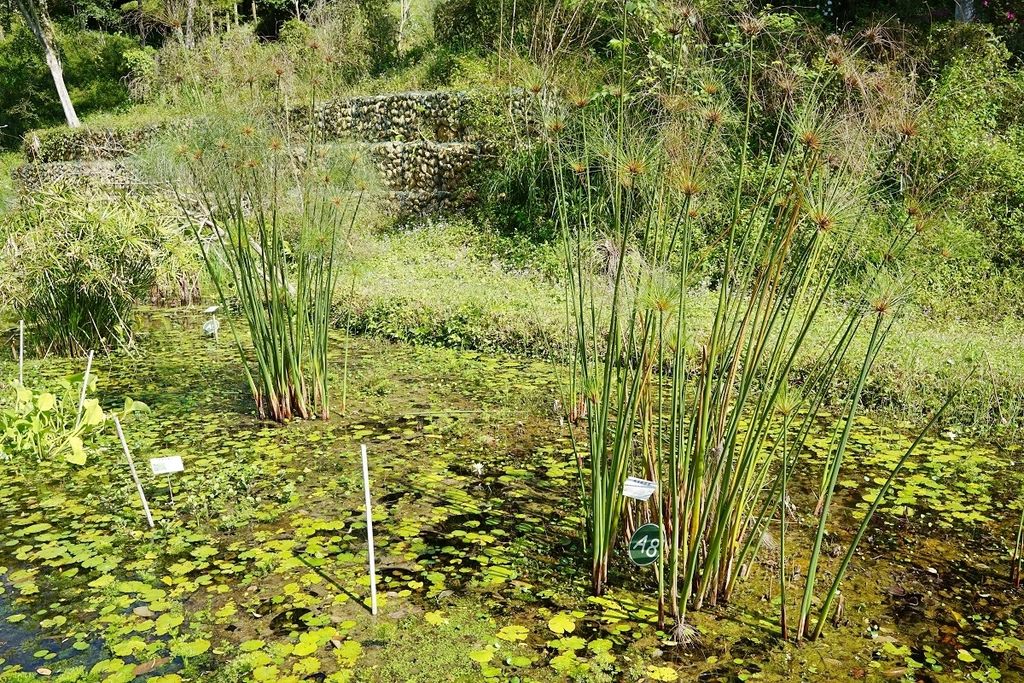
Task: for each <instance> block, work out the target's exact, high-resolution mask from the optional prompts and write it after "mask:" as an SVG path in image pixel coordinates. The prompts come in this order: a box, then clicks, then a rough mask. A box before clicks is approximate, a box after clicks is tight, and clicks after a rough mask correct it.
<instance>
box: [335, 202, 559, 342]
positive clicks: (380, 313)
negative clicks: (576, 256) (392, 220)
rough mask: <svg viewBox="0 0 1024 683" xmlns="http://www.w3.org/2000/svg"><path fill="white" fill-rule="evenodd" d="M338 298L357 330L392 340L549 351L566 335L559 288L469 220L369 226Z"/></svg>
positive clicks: (343, 313) (355, 248)
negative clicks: (516, 264) (513, 260)
mask: <svg viewBox="0 0 1024 683" xmlns="http://www.w3.org/2000/svg"><path fill="white" fill-rule="evenodd" d="M353 252H354V253H353V256H352V258H353V262H354V266H353V269H352V271H351V272H350V273H348V274H346V275H343V276H342V283H341V286H340V291H339V295H340V297H339V298H338V299H337V300H336V302H335V304H336V306H337V307H338V310H339V315H340V317H341V318H342V320H343V321H347V322H348V324H349V325H350V327H351V329H352V331H354V332H357V333H360V334H369V335H373V336H377V337H382V338H385V339H389V340H393V341H406V342H412V343H418V344H429V345H437V346H450V347H454V348H464V349H474V350H481V351H499V350H504V351H511V352H515V353H521V354H525V355H533V356H545V355H547V354H548V353H549V352H550V350H551V346H552V345H553V344H554V345H558V344H560V343H561V337H562V332H563V328H564V307H563V303H562V296H561V293H560V289H559V288H558V287H556V286H554V285H553V284H552V283H551V282H549V281H547V280H546V279H544V278H543V277H542V276H541V275H539V274H538V273H537V272H536V271H535V270H531V269H528V268H520V269H513V268H512V267H510V266H509V265H507V263H506V262H505V261H504V260H503V259H502V258H501V257H500V256H499V254H498V253H497V251H496V250H495V245H494V242H493V240H491V239H489V238H488V237H487V235H486V234H484V233H481V232H480V231H479V230H477V229H475V228H474V227H473V226H471V225H469V224H467V223H465V222H450V223H449V222H440V223H433V222H428V223H426V224H424V225H422V226H421V227H419V228H416V229H413V230H407V231H392V232H384V233H382V234H364V235H362V236H361V237H360V238H359V239H358V240H356V242H355V244H354V245H353Z"/></svg>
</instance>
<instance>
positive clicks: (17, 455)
mask: <svg viewBox="0 0 1024 683" xmlns="http://www.w3.org/2000/svg"><path fill="white" fill-rule="evenodd" d="M96 382H97V380H96V375H95V374H91V373H90V372H89V371H88V370H87V371H86V372H85V373H82V374H77V375H71V376H69V377H65V378H63V379H61V380H59V381H58V382H57V385H56V386H55V387H50V388H47V389H36V388H29V387H26V386H23V385H22V384H21V383H20V382H15V383H13V385H12V386H11V387H10V388H11V390H12V391H10V392H5V393H3V394H0V459H3V460H14V461H17V462H19V463H26V462H33V461H34V462H41V461H43V460H64V461H66V462H68V463H71V464H72V465H84V464H85V463H86V461H87V460H88V457H89V455H90V454H91V453H93V452H94V447H93V445H92V437H95V435H97V434H98V433H100V432H101V431H102V430H103V428H104V426H105V425H106V424H107V422H108V421H109V420H110V419H111V418H112V417H113V416H115V415H117V416H120V417H124V416H127V415H129V414H131V413H134V412H140V411H142V412H145V411H148V410H149V408H148V406H146V404H145V403H142V402H141V401H134V400H132V399H131V398H126V399H125V402H124V408H123V409H122V410H120V411H104V410H103V408H102V407H101V406H100V402H99V399H96V398H87V395H88V393H89V392H90V391H93V392H94V391H95V390H96Z"/></svg>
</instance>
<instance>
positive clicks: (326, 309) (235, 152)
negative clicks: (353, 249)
mask: <svg viewBox="0 0 1024 683" xmlns="http://www.w3.org/2000/svg"><path fill="white" fill-rule="evenodd" d="M201 138H202V142H201V143H200V144H199V145H197V146H195V147H182V148H181V149H179V152H180V154H181V158H182V159H183V160H184V163H185V165H186V168H187V170H188V178H189V179H190V181H191V182H190V183H189V184H188V186H187V187H183V188H179V200H180V201H181V202H182V205H183V206H184V207H185V208H186V209H187V210H188V211H189V215H191V216H193V218H192V221H191V225H192V229H193V232H194V234H195V236H196V239H197V240H198V241H199V243H200V244H201V245H202V247H203V256H204V258H205V259H206V263H207V266H208V271H209V273H210V277H211V279H212V280H213V282H214V285H215V286H216V289H217V292H218V295H219V297H220V299H221V303H222V305H223V306H224V307H225V308H227V307H228V302H229V299H232V298H233V297H234V298H237V302H238V306H239V307H240V308H241V312H242V314H243V316H244V319H245V322H246V325H247V327H248V329H249V333H250V338H251V340H252V345H251V349H250V347H249V346H248V345H246V344H244V343H243V342H242V339H241V337H240V336H239V335H238V334H237V331H236V330H235V328H234V323H233V322H232V323H231V324H232V334H233V337H234V341H235V344H236V345H237V347H238V352H239V354H240V356H241V358H242V360H243V367H244V369H245V377H246V380H247V381H248V384H249V387H250V389H251V390H252V395H253V398H254V399H255V401H256V407H257V411H258V412H259V415H260V416H261V417H266V418H269V419H272V420H276V421H279V422H284V421H287V420H289V419H291V418H293V417H300V418H312V417H319V418H321V419H325V420H326V419H327V418H328V416H329V414H330V411H329V408H330V406H329V395H328V386H329V382H328V375H329V373H328V364H327V350H328V349H327V347H328V330H329V329H330V328H331V327H332V319H331V300H332V298H333V295H334V293H335V290H336V289H337V284H338V276H339V273H340V270H341V269H340V260H341V259H342V258H343V257H344V250H345V248H346V245H347V239H348V237H349V235H350V233H351V231H352V229H353V226H354V224H355V221H356V217H357V216H358V213H359V207H360V204H361V200H362V196H363V190H362V189H359V188H357V183H356V179H355V176H356V164H357V161H358V157H356V156H354V155H352V154H351V153H350V152H347V151H345V150H343V149H334V148H331V147H329V146H327V145H324V144H318V143H317V141H316V140H315V133H313V132H311V133H310V138H309V140H308V142H307V144H306V145H305V146H304V147H302V146H300V147H299V149H297V150H296V149H295V148H291V147H289V146H288V144H287V143H286V142H285V141H286V140H287V137H275V136H274V135H272V134H270V133H267V132H264V131H260V130H257V129H256V128H255V127H253V126H246V125H237V126H234V127H232V126H231V125H230V124H227V125H222V126H221V128H220V129H219V130H217V131H216V132H214V131H208V132H207V133H206V134H205V137H203V136H201ZM189 192H194V193H196V195H197V196H198V197H199V203H200V209H199V211H198V212H196V211H194V210H193V208H194V207H193V204H192V203H193V200H194V197H193V195H190V194H189ZM197 213H198V215H199V216H201V218H197V217H196V214H197Z"/></svg>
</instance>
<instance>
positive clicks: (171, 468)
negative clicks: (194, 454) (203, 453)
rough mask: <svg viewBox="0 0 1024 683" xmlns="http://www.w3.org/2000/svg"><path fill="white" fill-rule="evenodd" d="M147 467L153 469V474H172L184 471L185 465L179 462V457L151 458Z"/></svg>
mask: <svg viewBox="0 0 1024 683" xmlns="http://www.w3.org/2000/svg"><path fill="white" fill-rule="evenodd" d="M149 466H150V467H151V468H153V474H172V473H174V472H184V471H185V463H183V462H182V461H181V456H180V455H172V456H170V457H167V458H153V459H152V460H150V461H149Z"/></svg>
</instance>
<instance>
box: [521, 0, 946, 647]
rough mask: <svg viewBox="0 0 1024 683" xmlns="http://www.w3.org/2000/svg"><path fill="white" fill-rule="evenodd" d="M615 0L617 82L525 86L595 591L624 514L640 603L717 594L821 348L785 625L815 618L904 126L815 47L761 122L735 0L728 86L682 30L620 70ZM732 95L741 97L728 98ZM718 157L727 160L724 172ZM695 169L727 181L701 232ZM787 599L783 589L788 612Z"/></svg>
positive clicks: (901, 240) (883, 287) (770, 489)
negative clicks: (833, 318)
mask: <svg viewBox="0 0 1024 683" xmlns="http://www.w3.org/2000/svg"><path fill="white" fill-rule="evenodd" d="M627 8H628V4H627V3H623V4H622V7H621V17H620V19H621V27H620V30H621V35H622V36H623V40H622V42H621V45H620V50H621V64H620V69H619V73H618V79H619V80H618V83H617V85H615V86H612V87H609V88H608V90H607V91H606V93H605V94H603V95H601V94H584V95H582V96H576V97H574V98H571V99H570V98H566V99H569V102H565V100H564V99H563V100H562V101H558V100H557V99H556V98H555V97H552V93H550V92H549V93H546V94H545V93H542V92H540V91H538V92H537V98H536V108H537V110H538V111H539V112H540V113H541V116H542V118H543V119H544V120H545V121H546V131H547V132H546V137H547V140H548V145H549V155H550V160H551V161H550V167H551V168H552V169H553V175H554V179H555V183H556V188H557V202H556V210H557V220H558V224H559V228H560V230H561V234H562V244H563V247H564V251H565V266H564V268H565V270H564V275H565V279H566V282H567V283H568V285H567V287H568V292H567V297H568V301H569V309H570V311H569V314H570V315H569V322H570V325H572V326H573V331H574V335H573V336H574V338H575V348H574V350H573V352H572V354H571V357H570V364H571V367H573V368H574V374H573V375H572V377H571V382H570V389H571V392H572V395H571V397H570V400H568V401H567V402H566V403H567V405H568V406H570V407H571V409H570V412H569V416H568V417H569V419H570V421H573V420H574V419H577V420H578V419H580V418H581V417H582V418H585V425H584V427H583V429H582V430H581V434H580V435H578V436H577V435H575V434H574V440H575V443H576V451H577V462H578V464H579V469H580V471H579V475H580V480H581V485H582V488H583V494H584V500H585V503H586V511H587V529H588V537H589V541H590V542H589V550H590V554H591V560H592V562H591V564H592V587H593V590H594V592H595V594H598V595H600V594H601V593H602V592H603V591H604V589H605V585H606V582H607V578H608V570H609V564H610V562H611V557H612V551H613V549H614V547H615V545H616V542H617V540H618V539H619V537H620V536H621V535H622V534H623V531H626V532H628V531H629V530H630V529H634V528H637V527H638V526H639V525H641V524H643V523H647V522H656V523H660V524H661V525H662V526H663V527H664V535H665V542H664V544H663V549H662V552H661V553H660V555H659V561H658V573H657V576H658V584H659V618H660V619H661V620H662V621H664V618H665V610H666V602H667V608H668V609H669V610H670V611H671V613H672V616H673V617H674V618H675V622H676V637H677V639H678V640H680V641H687V640H689V639H690V637H691V636H692V631H691V630H690V628H689V627H688V625H687V624H686V620H685V618H686V612H687V609H688V607H690V606H692V607H693V608H695V609H700V608H701V607H703V606H705V605H715V604H717V603H719V602H722V601H726V600H728V599H729V597H730V595H731V594H732V592H733V590H734V588H735V586H736V583H737V581H738V580H739V578H740V577H741V576H742V575H743V571H744V567H745V566H746V565H747V564H748V563H749V562H750V560H751V558H752V557H753V554H754V553H756V551H757V548H758V547H759V545H760V542H761V539H762V536H763V531H764V529H765V524H766V521H767V520H768V519H770V518H771V517H772V516H773V515H774V513H775V511H776V510H778V509H779V508H780V507H782V506H783V503H784V501H785V488H786V482H787V479H788V477H789V476H790V474H791V472H792V470H793V468H794V467H796V466H797V463H798V462H799V460H798V457H797V455H798V454H799V452H800V450H801V449H802V448H803V446H804V444H805V441H806V439H807V437H808V434H809V433H810V430H811V426H812V424H813V423H814V420H815V419H816V416H817V415H818V414H819V411H820V409H821V408H822V406H823V405H824V401H825V398H826V396H827V395H828V393H829V392H830V391H831V387H832V383H833V380H834V378H835V377H836V374H837V372H838V370H839V368H840V367H841V366H842V365H843V364H845V363H850V362H852V363H854V364H855V367H857V368H858V371H857V372H856V373H855V381H854V383H853V386H852V387H851V388H850V389H849V391H848V393H847V395H846V397H845V399H844V400H843V401H842V404H841V405H842V408H841V411H842V418H841V419H840V420H839V421H838V422H837V428H836V433H837V437H836V439H835V443H834V448H833V451H832V453H831V457H830V458H829V461H828V465H827V467H826V469H825V471H824V472H823V478H824V481H825V485H824V489H823V490H824V499H823V501H822V504H821V506H820V509H819V510H818V511H817V514H818V524H817V530H816V533H815V535H814V539H813V544H812V549H811V557H810V561H809V565H808V567H807V571H806V573H805V576H806V583H805V586H804V590H803V594H802V597H801V600H800V603H799V606H800V609H799V623H798V625H797V629H796V637H797V638H802V637H805V636H809V637H817V636H818V635H819V634H820V633H821V629H822V627H823V625H824V624H825V622H826V620H827V618H828V617H829V615H830V609H831V606H832V604H833V600H834V598H835V597H836V595H837V593H838V588H839V585H840V583H841V581H842V578H843V576H844V573H845V570H846V568H847V566H848V562H849V559H850V557H852V554H853V552H854V550H855V549H856V546H857V544H858V542H859V540H860V538H861V536H862V534H863V530H864V527H862V528H861V529H860V531H859V533H858V534H857V535H856V536H855V537H854V539H853V541H852V543H851V545H850V550H849V552H848V554H847V556H846V557H845V558H844V560H843V563H842V564H841V565H840V567H839V570H838V571H837V573H836V575H835V579H834V581H833V583H832V585H831V586H830V587H829V589H828V592H827V593H826V595H825V596H824V598H823V599H822V607H821V609H820V610H818V611H817V613H816V617H817V619H816V621H814V622H812V621H811V617H812V614H811V612H812V604H813V603H812V598H813V597H814V595H815V588H816V581H817V578H818V573H819V562H820V559H821V552H822V545H823V540H824V536H825V529H826V526H827V523H828V517H829V513H830V509H831V504H832V494H833V491H834V489H835V486H836V483H837V481H838V476H839V472H840V471H841V469H842V464H843V459H844V455H845V453H846V450H847V447H848V443H849V438H850V431H851V428H852V425H853V423H854V419H855V416H856V414H857V411H858V409H859V407H860V404H861V396H862V394H863V391H864V387H865V384H866V381H867V378H868V376H869V375H870V372H871V369H872V366H873V364H874V361H875V359H876V357H877V356H878V353H879V351H880V350H881V348H882V346H883V344H884V342H885V339H886V337H887V336H888V334H889V331H890V330H891V328H892V325H893V322H894V320H895V319H896V317H897V315H898V312H899V308H900V304H901V303H902V302H903V301H904V300H905V298H906V297H905V293H904V288H905V284H904V283H903V281H902V279H901V278H900V277H899V274H898V273H897V272H896V271H895V268H894V264H898V263H899V262H900V258H901V256H902V255H903V253H904V252H905V250H906V247H907V245H908V244H909V243H910V242H911V241H912V240H913V239H914V237H915V236H916V232H915V231H914V230H913V228H912V225H911V223H912V221H911V217H912V215H913V213H912V211H910V210H908V208H907V207H906V205H905V203H904V197H903V196H902V195H901V194H900V193H899V192H898V191H893V190H892V189H890V188H891V183H890V182H888V178H889V177H890V174H891V173H893V172H894V167H893V160H894V159H895V158H897V155H898V154H899V152H900V151H901V150H902V149H903V148H906V147H910V146H911V145H912V140H913V136H914V133H913V129H912V128H911V127H910V126H908V125H906V123H905V122H902V121H895V122H893V121H888V122H880V121H878V120H877V119H876V118H875V117H874V116H873V113H874V112H873V111H872V109H871V107H870V104H865V103H853V104H851V103H849V101H846V102H844V101H842V100H838V99H837V100H833V99H832V98H830V97H829V96H828V93H829V87H830V84H831V81H833V79H836V78H837V77H838V76H839V75H840V73H841V72H839V71H838V70H836V71H832V72H829V69H828V67H827V66H820V67H819V68H820V69H821V70H822V71H823V72H824V73H823V75H822V76H820V77H816V78H815V80H813V81H812V82H810V83H807V84H805V85H804V90H805V95H804V96H803V97H801V98H800V99H799V100H797V101H794V102H792V103H791V105H790V106H787V107H783V108H781V109H780V110H779V111H778V114H777V116H776V117H775V118H774V120H769V121H768V122H765V121H760V120H758V113H757V112H758V109H757V106H756V104H757V103H756V102H755V100H754V97H753V92H754V90H753V74H754V54H755V52H754V44H755V42H756V41H757V40H758V36H759V35H760V34H761V32H762V31H763V29H764V23H763V21H762V20H761V19H760V18H758V17H753V16H745V17H742V18H741V19H740V21H739V27H740V29H741V30H742V33H743V35H744V36H745V37H744V38H743V41H744V52H745V55H746V61H747V68H746V73H745V77H744V80H743V85H742V86H741V90H740V92H739V93H737V94H735V95H734V96H732V97H730V96H729V95H726V94H724V89H723V88H722V87H719V86H717V85H716V87H714V88H709V87H707V85H706V84H704V85H702V84H700V83H699V82H696V83H695V82H693V81H692V80H689V79H688V78H687V74H693V73H700V72H701V69H702V63H701V61H700V59H701V58H700V56H699V55H697V56H695V53H696V50H695V49H694V48H695V47H696V46H699V45H700V44H701V41H700V37H699V36H695V35H692V34H691V33H689V32H687V30H685V29H684V30H683V31H682V32H681V33H679V34H678V38H677V40H678V43H677V46H676V48H675V53H674V56H673V59H674V61H673V62H672V63H670V64H668V65H666V66H665V71H666V75H665V76H664V77H663V78H662V79H661V80H660V81H659V82H658V83H657V84H656V86H655V87H654V89H653V91H645V90H642V89H634V88H632V87H631V86H632V84H631V82H630V76H629V73H630V72H629V69H628V68H627V61H626V55H625V53H626V48H625V46H626V45H627V41H626V36H627V34H628V27H629V23H630V18H631V13H630V10H629V9H627ZM832 47H833V48H836V46H834V45H833V46H832ZM836 49H840V48H836ZM844 49H848V50H850V51H855V50H856V47H855V46H853V47H847V48H844ZM732 101H738V102H740V103H741V104H740V109H741V110H740V111H738V112H735V111H733V110H732V107H731V106H730V102H732ZM659 105H660V108H659ZM651 112H657V113H656V115H653V116H652V114H651ZM839 122H841V123H839ZM755 128H758V129H760V128H767V129H769V130H774V134H773V135H772V137H771V139H770V144H769V145H768V146H767V147H764V148H755V147H754V146H753V144H752V139H753V131H754V129H755ZM841 135H842V136H845V137H846V140H845V143H844V142H843V141H842V140H841V138H840V136H841ZM733 153H734V154H735V157H731V156H730V155H731V154H733ZM722 167H724V168H726V169H729V174H728V175H727V176H725V178H723V176H722V175H721V174H720V173H718V169H719V168H722ZM712 180H720V181H723V180H724V181H725V182H728V186H727V188H726V189H725V192H724V193H723V194H724V195H725V197H726V198H727V199H726V200H725V202H724V203H723V204H724V207H725V211H724V215H722V216H719V217H716V218H720V219H721V221H722V224H721V225H719V226H715V227H713V228H712V229H713V230H714V232H713V233H712V234H711V239H710V240H708V241H707V243H706V244H704V245H702V244H701V237H702V235H701V232H700V225H701V224H700V219H701V215H702V213H703V212H704V211H705V210H706V209H705V207H704V206H703V204H702V200H703V198H704V196H705V195H706V194H707V193H709V192H713V191H714V188H711V189H709V184H710V183H711V182H712ZM869 212H870V213H871V214H872V215H877V216H884V217H886V219H887V220H888V234H889V235H890V240H889V243H888V244H887V245H886V247H885V248H884V249H883V250H882V251H880V252H878V253H875V252H868V253H866V254H864V255H860V254H859V253H858V247H859V243H858V240H859V238H860V236H861V235H862V233H863V229H862V228H863V220H864V217H865V215H867V214H868V213H869ZM716 222H717V220H716ZM595 245H597V247H598V248H597V249H595ZM855 258H856V259H860V264H859V266H860V269H861V271H862V272H863V279H862V282H861V285H860V290H859V292H858V294H857V295H856V296H855V298H854V299H853V301H851V302H850V304H849V306H848V309H847V314H846V317H845V320H844V321H843V322H842V324H841V325H840V327H839V329H838V330H837V331H836V332H835V334H834V335H832V337H831V339H830V340H828V341H826V343H825V345H824V348H823V350H822V351H821V352H820V355H819V356H818V359H817V361H816V362H814V363H812V364H811V365H810V367H809V368H808V370H807V371H806V373H805V374H804V375H803V376H799V377H798V376H797V375H796V373H794V371H793V370H794V365H795V361H796V359H797V358H798V357H799V355H800V354H801V352H802V350H803V349H804V346H805V342H806V340H807V338H808V334H809V332H810V330H811V329H812V328H814V327H815V326H816V323H817V321H818V319H819V314H820V313H821V312H822V311H823V310H824V308H825V304H826V302H827V301H829V300H830V299H831V295H832V293H833V292H834V290H836V288H837V281H838V279H839V275H840V273H841V272H842V271H843V269H845V268H848V267H849V262H850V261H851V260H852V259H855ZM712 259H713V261H712ZM709 261H712V262H717V264H716V265H714V266H713V267H712V269H711V271H712V274H711V277H712V278H713V281H714V282H715V283H716V289H717V292H716V294H715V299H716V301H715V303H714V310H713V313H712V315H711V320H710V326H709V328H702V327H698V325H697V320H696V319H695V317H694V315H693V311H692V307H693V300H692V299H693V297H692V296H691V294H690V292H691V290H692V289H693V288H694V287H695V285H696V284H697V283H698V280H697V278H698V277H699V275H700V274H701V271H702V269H703V268H705V267H706V266H705V264H706V263H708V262H709ZM860 334H865V335H866V336H867V337H868V342H867V344H866V346H865V347H864V352H863V355H862V356H861V357H860V358H857V359H850V358H849V356H850V350H851V348H852V342H853V340H854V339H855V338H856V337H858V335H860ZM940 412H941V411H940ZM936 417H937V416H936ZM934 419H935V418H933V421H934ZM780 423H781V424H780ZM929 426H930V425H929ZM780 427H781V429H782V432H783V433H782V436H781V438H780V437H779V436H778V431H779V429H780ZM790 438H791V439H792V440H790ZM919 441H920V438H919V439H918V441H916V442H915V443H914V445H913V446H911V448H910V449H909V450H908V451H907V453H906V454H905V456H904V458H903V459H902V460H900V462H899V463H898V465H897V468H896V469H895V470H894V472H893V474H892V476H895V474H896V472H898V471H899V468H900V467H902V465H903V463H904V462H905V460H906V458H909V457H910V455H911V454H912V453H913V451H914V448H915V447H916V445H917V443H919ZM780 453H781V455H782V457H781V459H780ZM584 463H585V464H584ZM632 473H636V474H638V475H641V476H644V477H645V478H647V479H651V480H653V481H654V482H655V483H656V486H657V489H656V492H655V495H654V496H653V497H652V498H651V499H650V500H649V501H648V502H647V503H645V504H641V503H638V502H631V501H627V499H626V498H625V497H624V496H623V485H624V483H625V480H626V477H627V476H628V475H629V474H632ZM890 483H891V478H890ZM887 490H888V489H887V487H883V490H882V491H881V492H880V493H879V494H878V495H879V499H881V498H882V497H884V495H885V493H886V492H887ZM877 505H878V501H877V500H876V503H875V506H874V507H872V508H871V510H870V511H869V514H868V516H867V519H870V517H871V513H872V512H873V511H874V509H875V507H877ZM865 525H866V522H865ZM783 532H785V527H784V526H783ZM782 543H783V546H782V547H783V548H784V547H785V546H784V540H783V541H782ZM780 581H781V582H782V583H783V585H782V586H780V587H781V588H783V589H784V577H783V578H782V579H780ZM785 614H786V612H785V607H783V610H782V614H781V615H780V616H781V621H782V622H783V630H784V631H788V627H787V625H786V624H785Z"/></svg>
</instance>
